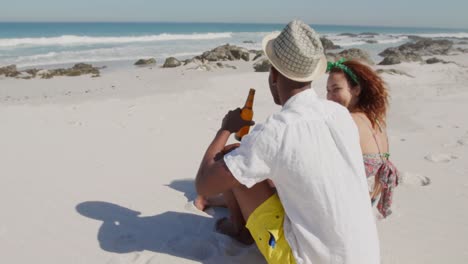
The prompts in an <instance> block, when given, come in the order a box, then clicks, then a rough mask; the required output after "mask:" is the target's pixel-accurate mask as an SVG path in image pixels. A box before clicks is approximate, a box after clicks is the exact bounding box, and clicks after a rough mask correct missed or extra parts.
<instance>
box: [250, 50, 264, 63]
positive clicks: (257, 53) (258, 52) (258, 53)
mask: <svg viewBox="0 0 468 264" xmlns="http://www.w3.org/2000/svg"><path fill="white" fill-rule="evenodd" d="M249 51H250V53H253V54H254V58H253V59H252V60H253V61H255V60H257V59H258V58H260V57H262V56H264V55H265V52H264V51H263V50H249Z"/></svg>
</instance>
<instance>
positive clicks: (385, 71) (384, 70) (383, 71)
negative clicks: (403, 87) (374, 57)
mask: <svg viewBox="0 0 468 264" xmlns="http://www.w3.org/2000/svg"><path fill="white" fill-rule="evenodd" d="M377 73H378V74H382V73H387V74H391V75H396V74H398V75H405V76H408V77H411V78H414V76H412V75H409V74H408V73H406V72H404V71H400V70H396V69H378V70H377Z"/></svg>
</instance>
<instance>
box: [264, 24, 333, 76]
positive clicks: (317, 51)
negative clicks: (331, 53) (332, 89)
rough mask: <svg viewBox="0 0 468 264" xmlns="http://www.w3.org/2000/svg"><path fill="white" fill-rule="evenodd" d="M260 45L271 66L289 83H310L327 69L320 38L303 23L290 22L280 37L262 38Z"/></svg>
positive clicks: (269, 36)
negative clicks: (287, 79) (289, 81)
mask: <svg viewBox="0 0 468 264" xmlns="http://www.w3.org/2000/svg"><path fill="white" fill-rule="evenodd" d="M262 44H263V50H264V51H265V54H266V56H267V58H268V59H269V60H270V62H271V64H272V65H273V66H274V67H275V68H276V69H277V70H278V71H279V72H281V74H283V75H284V76H285V77H287V78H289V79H291V80H294V81H298V82H309V81H313V80H316V79H317V78H318V77H320V76H321V75H322V74H324V73H325V70H326V69H327V59H326V57H325V54H324V53H323V47H322V42H321V41H320V37H319V35H318V34H317V33H316V32H315V31H314V30H313V29H312V28H311V27H309V26H308V25H307V24H305V23H304V22H302V21H299V20H294V21H291V22H289V24H288V25H287V26H286V27H285V28H284V29H283V31H281V32H280V33H272V34H269V35H267V36H266V37H265V38H263V43H262Z"/></svg>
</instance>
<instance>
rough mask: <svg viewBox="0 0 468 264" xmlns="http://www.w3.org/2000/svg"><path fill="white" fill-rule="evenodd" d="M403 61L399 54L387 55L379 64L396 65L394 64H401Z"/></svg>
mask: <svg viewBox="0 0 468 264" xmlns="http://www.w3.org/2000/svg"><path fill="white" fill-rule="evenodd" d="M400 63H401V57H400V56H397V55H389V56H387V57H385V58H384V59H383V60H382V61H381V62H380V63H379V65H394V64H400Z"/></svg>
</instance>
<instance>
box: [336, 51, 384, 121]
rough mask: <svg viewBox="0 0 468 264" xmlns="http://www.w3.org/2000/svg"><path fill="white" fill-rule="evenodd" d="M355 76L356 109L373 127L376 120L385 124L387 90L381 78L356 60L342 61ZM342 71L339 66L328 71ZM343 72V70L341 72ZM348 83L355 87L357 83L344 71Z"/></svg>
mask: <svg viewBox="0 0 468 264" xmlns="http://www.w3.org/2000/svg"><path fill="white" fill-rule="evenodd" d="M343 64H344V65H346V66H347V67H348V68H349V69H350V70H351V71H352V72H353V73H354V74H355V75H356V77H357V80H358V82H359V86H360V87H361V93H360V94H359V98H358V101H357V106H356V107H357V109H358V110H359V111H362V112H363V113H364V114H365V115H366V116H367V118H369V120H370V121H371V123H372V127H375V125H376V124H377V122H378V123H379V124H383V125H385V121H386V115H387V107H388V91H387V88H386V84H385V82H384V81H383V79H382V78H381V77H380V76H379V75H378V74H377V73H376V72H375V71H374V70H373V69H371V68H370V67H369V66H367V65H365V64H363V63H361V62H359V61H357V60H349V61H345V62H343ZM335 72H343V70H341V69H340V68H337V67H335V68H333V69H331V70H330V73H335ZM343 73H344V72H343ZM344 75H345V77H346V79H347V80H348V83H350V84H351V87H352V88H355V87H356V86H357V85H358V83H356V82H355V81H353V80H352V79H351V77H350V76H348V74H346V73H344Z"/></svg>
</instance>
